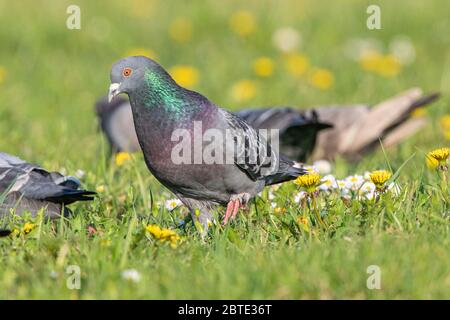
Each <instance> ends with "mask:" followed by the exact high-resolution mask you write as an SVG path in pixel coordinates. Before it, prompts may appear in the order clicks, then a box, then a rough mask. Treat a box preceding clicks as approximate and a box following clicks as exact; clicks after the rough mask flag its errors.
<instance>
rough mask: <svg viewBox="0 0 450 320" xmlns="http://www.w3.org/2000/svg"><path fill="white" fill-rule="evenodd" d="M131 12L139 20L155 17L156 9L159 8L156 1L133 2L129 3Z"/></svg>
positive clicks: (141, 0) (134, 0)
mask: <svg viewBox="0 0 450 320" xmlns="http://www.w3.org/2000/svg"><path fill="white" fill-rule="evenodd" d="M130 7H131V10H130V12H131V13H132V14H133V15H134V16H136V17H139V18H144V17H149V16H151V15H153V13H154V11H155V8H156V7H157V1H156V0H133V1H130V2H129V3H127V8H130Z"/></svg>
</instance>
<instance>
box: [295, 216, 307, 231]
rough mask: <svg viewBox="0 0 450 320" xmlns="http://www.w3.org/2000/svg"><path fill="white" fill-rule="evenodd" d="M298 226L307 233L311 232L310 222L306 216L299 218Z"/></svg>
mask: <svg viewBox="0 0 450 320" xmlns="http://www.w3.org/2000/svg"><path fill="white" fill-rule="evenodd" d="M296 220H297V224H298V226H299V227H301V228H302V229H303V230H305V231H306V232H309V231H310V229H309V220H308V218H307V217H306V216H298V217H297V219H296Z"/></svg>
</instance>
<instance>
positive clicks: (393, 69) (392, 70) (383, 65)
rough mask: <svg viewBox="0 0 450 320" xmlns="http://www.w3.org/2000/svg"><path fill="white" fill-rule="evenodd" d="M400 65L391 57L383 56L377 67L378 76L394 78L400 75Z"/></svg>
mask: <svg viewBox="0 0 450 320" xmlns="http://www.w3.org/2000/svg"><path fill="white" fill-rule="evenodd" d="M401 69H402V65H401V63H400V61H399V60H398V59H397V58H396V57H395V56H393V55H391V54H389V55H386V56H384V57H383V58H382V59H381V60H380V62H379V65H378V69H377V72H378V74H380V75H382V76H385V77H395V76H396V75H398V74H399V73H400V71H401Z"/></svg>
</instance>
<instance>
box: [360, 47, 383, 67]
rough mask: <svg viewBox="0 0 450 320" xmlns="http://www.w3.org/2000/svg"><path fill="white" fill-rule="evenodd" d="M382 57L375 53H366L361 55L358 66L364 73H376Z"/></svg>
mask: <svg viewBox="0 0 450 320" xmlns="http://www.w3.org/2000/svg"><path fill="white" fill-rule="evenodd" d="M382 58H383V55H382V54H380V53H379V52H377V51H366V52H364V53H363V54H361V57H360V58H359V64H360V66H361V68H363V69H364V70H366V71H374V72H375V71H377V69H378V65H379V64H380V61H381V59H382Z"/></svg>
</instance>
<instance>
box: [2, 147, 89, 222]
mask: <svg viewBox="0 0 450 320" xmlns="http://www.w3.org/2000/svg"><path fill="white" fill-rule="evenodd" d="M79 187H80V182H79V181H78V180H77V179H76V178H74V177H70V176H64V175H62V174H60V173H58V172H49V171H47V170H45V169H43V168H41V167H39V166H36V165H34V164H30V163H27V162H25V161H23V160H22V159H19V158H17V157H15V156H12V155H10V154H7V153H2V152H0V218H3V217H7V216H8V215H9V214H10V212H11V210H13V211H15V213H16V214H18V215H20V214H22V213H24V212H25V211H27V212H30V213H31V215H32V216H36V215H37V213H38V212H39V210H41V209H42V208H45V210H44V213H45V217H46V218H50V219H54V218H58V217H60V216H61V214H63V215H64V216H67V215H69V214H70V213H71V212H70V210H69V209H68V208H66V205H68V204H71V203H73V202H75V201H85V200H92V199H93V197H92V196H93V195H94V194H95V192H93V191H86V190H80V189H79Z"/></svg>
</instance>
